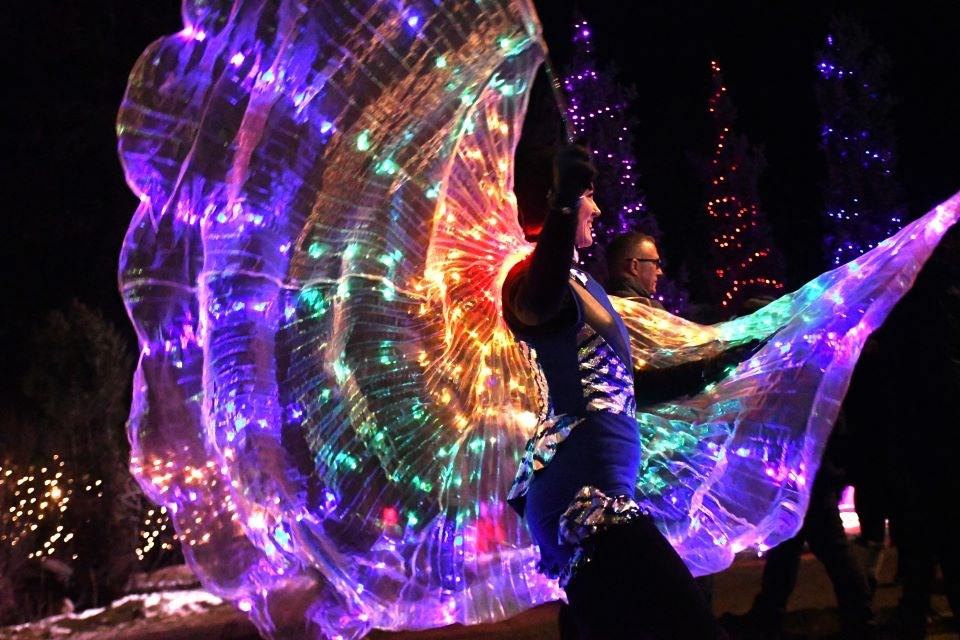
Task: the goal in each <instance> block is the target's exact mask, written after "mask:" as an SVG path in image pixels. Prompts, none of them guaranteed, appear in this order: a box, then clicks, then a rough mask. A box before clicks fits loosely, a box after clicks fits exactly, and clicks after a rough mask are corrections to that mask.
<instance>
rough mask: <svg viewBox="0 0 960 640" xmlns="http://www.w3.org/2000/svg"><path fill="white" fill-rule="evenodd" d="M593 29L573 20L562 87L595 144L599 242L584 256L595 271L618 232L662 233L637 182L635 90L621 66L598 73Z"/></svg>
mask: <svg viewBox="0 0 960 640" xmlns="http://www.w3.org/2000/svg"><path fill="white" fill-rule="evenodd" d="M590 33H591V32H590V26H589V25H588V24H587V21H586V20H580V21H578V22H577V23H576V24H575V25H574V29H573V43H574V55H573V60H572V62H571V63H570V66H569V67H568V68H567V72H566V73H565V74H564V75H563V89H564V93H565V94H566V97H567V117H568V118H569V120H570V122H571V123H572V125H573V129H574V133H575V135H576V136H577V137H580V138H584V139H585V140H586V141H587V142H588V143H589V144H590V147H591V148H592V149H593V153H594V164H595V165H596V167H597V170H598V171H599V172H600V174H599V176H598V177H597V184H596V188H597V193H596V201H597V206H599V207H600V210H601V211H602V212H603V213H602V214H601V215H600V217H599V218H598V219H597V221H596V222H594V225H593V228H594V237H595V244H594V247H592V248H591V249H588V250H586V251H584V252H582V253H581V256H580V258H581V260H582V261H583V262H584V264H585V265H587V266H589V267H591V270H593V269H594V268H595V267H596V266H599V265H597V264H595V263H597V262H598V261H599V262H600V263H601V264H602V257H603V248H604V247H606V246H607V244H608V243H609V242H610V239H611V238H613V236H615V235H617V234H618V233H623V232H625V231H634V230H636V231H642V232H643V233H647V234H649V235H652V236H654V237H659V235H660V230H659V228H658V227H657V222H656V220H654V218H653V216H652V215H650V214H649V213H648V212H647V210H646V206H645V204H644V196H643V192H642V191H641V190H640V188H639V187H638V186H637V160H636V157H635V155H634V152H633V136H631V135H630V125H631V124H632V123H631V120H630V118H629V117H628V115H627V109H628V107H629V105H630V101H631V100H633V98H634V97H635V95H636V92H635V91H634V90H633V88H632V87H623V86H622V85H620V84H619V83H617V81H616V75H617V71H616V68H615V67H613V66H612V65H611V66H610V67H608V68H607V69H606V70H604V71H603V72H602V73H598V72H597V68H596V67H597V62H596V59H595V58H594V55H593V45H592V43H591V40H590ZM600 270H601V271H602V269H600Z"/></svg>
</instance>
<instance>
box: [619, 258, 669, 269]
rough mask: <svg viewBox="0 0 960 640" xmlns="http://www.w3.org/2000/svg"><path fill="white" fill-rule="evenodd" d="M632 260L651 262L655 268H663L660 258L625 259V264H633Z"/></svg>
mask: <svg viewBox="0 0 960 640" xmlns="http://www.w3.org/2000/svg"><path fill="white" fill-rule="evenodd" d="M634 260H636V261H637V262H652V263H653V264H654V266H656V267H662V266H663V260H662V259H660V258H627V262H633V261H634Z"/></svg>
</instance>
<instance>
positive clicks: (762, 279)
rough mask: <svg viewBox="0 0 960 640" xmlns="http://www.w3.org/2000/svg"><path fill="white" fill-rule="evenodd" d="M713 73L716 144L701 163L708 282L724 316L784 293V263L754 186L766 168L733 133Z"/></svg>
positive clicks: (726, 100) (728, 105)
mask: <svg viewBox="0 0 960 640" xmlns="http://www.w3.org/2000/svg"><path fill="white" fill-rule="evenodd" d="M710 68H711V70H712V72H713V77H712V93H711V96H710V100H709V111H710V115H711V116H712V119H713V122H714V127H715V131H716V143H715V146H714V150H713V154H712V156H711V157H710V160H709V161H708V162H707V163H706V167H705V169H706V170H705V172H704V173H705V175H706V177H707V190H706V194H707V214H708V216H709V220H710V224H711V233H710V236H711V238H710V248H709V255H710V264H711V265H712V266H713V269H712V277H709V278H708V279H707V282H708V290H709V292H710V297H711V299H712V302H713V303H714V304H716V305H717V307H718V308H719V309H721V310H722V311H723V312H724V313H725V314H729V313H730V312H736V311H737V309H738V307H739V305H740V303H741V302H743V301H744V300H746V299H748V298H752V297H757V296H778V295H780V293H782V291H783V279H782V273H783V262H782V259H781V257H780V254H779V252H778V251H777V250H776V249H775V248H774V246H773V241H772V234H771V232H770V227H769V225H768V224H767V222H766V219H765V216H764V215H763V214H762V213H761V211H760V207H759V200H760V196H759V191H758V187H757V185H758V182H759V178H760V173H761V172H762V171H763V169H764V167H765V166H766V160H765V159H764V156H763V151H762V150H761V149H759V148H758V147H756V146H755V145H753V144H752V143H751V142H750V141H749V140H748V139H747V137H746V136H744V135H742V134H738V133H734V132H733V123H734V120H735V119H736V109H735V108H734V106H733V102H732V101H731V100H730V97H729V95H728V93H727V88H726V87H725V86H724V84H723V75H722V74H721V72H720V65H719V64H717V62H716V61H711V62H710Z"/></svg>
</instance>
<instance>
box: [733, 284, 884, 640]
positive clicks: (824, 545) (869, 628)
mask: <svg viewBox="0 0 960 640" xmlns="http://www.w3.org/2000/svg"><path fill="white" fill-rule="evenodd" d="M770 302H773V298H770V297H767V296H759V297H753V298H748V299H746V300H744V301H743V303H742V304H741V307H740V310H739V311H740V314H741V315H746V314H749V313H753V312H755V311H758V310H759V309H761V308H763V307H764V306H766V305H767V304H769V303H770ZM858 447H859V443H857V442H856V441H853V440H852V437H851V432H850V430H849V429H848V427H847V422H846V419H845V417H844V415H843V412H842V411H841V413H840V415H839V416H838V418H837V422H836V424H835V425H834V428H833V432H832V433H831V434H830V439H829V440H828V441H827V446H826V447H825V449H824V453H823V458H822V460H821V461H820V468H819V469H818V470H817V474H816V477H815V478H814V481H813V486H812V487H811V488H810V502H809V504H808V506H807V513H806V515H805V516H804V519H803V525H802V526H801V528H800V531H798V532H797V535H795V536H793V537H792V538H790V539H788V540H784V541H783V542H781V543H780V544H778V545H777V546H776V547H774V548H772V549H770V550H769V551H768V552H767V554H766V561H765V563H764V566H763V575H762V577H761V586H760V593H759V594H758V595H757V597H756V598H755V599H754V602H753V606H752V607H751V608H750V611H748V612H747V613H746V614H744V615H739V616H738V615H732V614H725V615H724V616H722V617H721V619H720V620H721V623H722V624H723V625H724V627H726V629H727V630H728V631H729V632H730V633H731V635H733V637H734V638H758V639H759V638H764V639H767V638H778V637H780V635H781V633H782V627H783V619H784V616H785V614H786V610H787V602H788V601H789V599H790V595H791V594H792V593H793V590H794V588H795V587H796V585H797V576H798V574H799V570H800V556H801V555H802V554H803V548H804V545H805V544H806V545H808V546H809V547H810V550H811V551H812V552H813V554H814V556H816V558H817V559H818V560H819V561H820V562H822V563H823V566H824V568H825V569H826V571H827V575H828V576H829V578H830V582H831V584H832V585H833V591H834V595H835V597H836V599H837V606H838V609H839V611H840V617H841V620H842V623H843V627H844V638H864V637H872V636H873V635H874V627H873V611H872V609H871V606H870V602H871V600H872V593H871V590H870V587H869V583H868V580H867V575H866V571H865V570H864V567H863V565H862V564H861V563H860V562H859V561H858V560H857V558H856V557H855V556H854V554H853V553H852V549H851V546H850V542H849V540H847V534H846V531H845V530H844V528H843V521H842V520H841V519H840V507H839V503H840V494H841V493H842V491H843V488H844V486H846V484H847V482H846V481H847V467H848V465H849V461H850V460H851V458H852V457H853V451H854V449H855V448H858Z"/></svg>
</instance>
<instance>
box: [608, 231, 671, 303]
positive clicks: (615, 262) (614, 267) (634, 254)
mask: <svg viewBox="0 0 960 640" xmlns="http://www.w3.org/2000/svg"><path fill="white" fill-rule="evenodd" d="M661 266H662V265H661V262H660V252H659V251H658V250H657V243H656V241H655V240H654V239H653V237H651V236H648V235H646V234H644V233H640V232H638V231H628V232H627V233H621V234H620V235H618V236H616V237H614V239H613V240H611V241H610V245H609V246H608V247H607V274H608V279H607V285H606V287H605V288H606V290H607V294H608V295H611V296H618V297H621V298H633V299H635V300H638V301H640V302H643V303H644V304H647V305H650V306H651V307H656V308H657V309H663V304H661V302H660V301H659V300H657V299H656V298H654V297H653V294H655V293H656V292H657V278H659V277H660V276H662V275H663V270H662V269H661Z"/></svg>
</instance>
